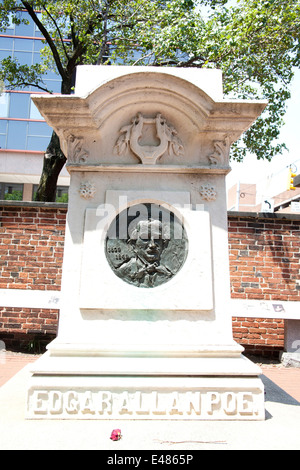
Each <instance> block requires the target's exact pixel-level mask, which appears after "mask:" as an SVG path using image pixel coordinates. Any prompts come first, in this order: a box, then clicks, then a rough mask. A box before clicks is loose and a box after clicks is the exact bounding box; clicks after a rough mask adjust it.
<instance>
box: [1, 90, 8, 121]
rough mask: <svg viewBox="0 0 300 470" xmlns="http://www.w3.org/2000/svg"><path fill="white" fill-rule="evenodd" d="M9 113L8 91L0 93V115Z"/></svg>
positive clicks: (4, 116) (4, 115)
mask: <svg viewBox="0 0 300 470" xmlns="http://www.w3.org/2000/svg"><path fill="white" fill-rule="evenodd" d="M8 113H9V93H2V94H1V95H0V117H2V118H6V117H8Z"/></svg>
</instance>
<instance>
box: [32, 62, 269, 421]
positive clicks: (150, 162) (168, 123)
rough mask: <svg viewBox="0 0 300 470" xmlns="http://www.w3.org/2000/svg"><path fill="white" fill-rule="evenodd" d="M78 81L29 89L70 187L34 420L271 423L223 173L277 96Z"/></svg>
mask: <svg viewBox="0 0 300 470" xmlns="http://www.w3.org/2000/svg"><path fill="white" fill-rule="evenodd" d="M77 77H78V84H77V86H76V92H75V95H73V96H51V97H45V96H39V97H34V98H33V100H34V102H35V104H36V105H37V107H38V108H39V110H40V112H41V113H42V115H43V116H44V117H45V119H46V120H47V121H48V123H49V124H50V125H51V126H52V127H53V128H54V129H55V131H56V132H57V134H58V135H59V137H60V142H61V146H62V148H63V150H64V152H65V154H66V156H67V158H68V165H67V167H68V170H69V172H70V175H71V185H70V193H69V212H68V219H67V234H66V242H65V257H64V265H63V283H62V302H61V313H60V321H59V331H58V336H57V338H56V339H55V341H53V342H52V343H51V344H50V345H49V347H48V352H47V353H46V354H45V355H44V356H43V357H42V358H41V359H40V360H39V361H38V362H37V363H36V365H35V368H34V370H33V376H32V379H31V383H30V385H29V390H28V407H27V417H28V418H36V419H41V418H46V419H49V418H51V419H52V418H53V419H61V418H63V419H169V420H172V419H230V420H233V419H250V420H253V419H255V420H257V419H264V392H263V385H262V382H261V380H260V379H259V374H260V369H259V368H258V367H256V366H255V365H254V364H252V363H251V362H250V361H248V360H247V359H246V358H244V357H243V355H242V351H243V350H242V348H241V347H240V346H239V345H238V344H237V343H236V342H234V341H233V338H232V324H231V314H230V306H229V304H230V289H229V261H228V238H227V210H226V187H225V176H226V174H227V173H228V172H229V171H230V167H229V151H230V146H231V144H232V143H233V142H234V141H236V140H237V139H238V138H239V137H240V135H241V134H242V133H243V132H244V131H245V130H246V129H248V128H249V127H250V126H251V124H252V123H253V121H254V120H255V119H256V118H257V117H258V116H259V115H260V113H261V112H262V111H263V109H264V107H265V106H266V103H265V102H261V101H251V102H248V101H224V100H223V99H222V96H221V95H222V80H221V74H220V72H219V71H214V70H212V71H208V70H205V71H201V70H199V71H198V70H197V71H196V72H195V71H194V70H193V72H192V73H191V71H189V70H187V69H183V70H180V69H175V71H174V73H172V69H157V68H154V69H152V68H127V67H124V68H123V67H103V66H97V67H93V66H92V67H82V68H80V67H79V69H78V75H77ZM90 77H91V79H90ZM88 83H90V84H92V86H93V87H94V89H92V90H91V89H90V88H89V87H88V85H87V84H88Z"/></svg>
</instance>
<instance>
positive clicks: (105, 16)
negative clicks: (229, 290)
mask: <svg viewBox="0 0 300 470" xmlns="http://www.w3.org/2000/svg"><path fill="white" fill-rule="evenodd" d="M299 3H300V0H280V1H279V0H236V1H235V2H234V1H230V0H209V1H208V0H194V1H193V0H165V1H159V0H153V1H150V2H145V1H144V0H73V1H67V0H47V1H46V0H42V1H41V0H28V1H25V0H2V1H1V3H0V25H1V26H0V30H1V31H5V29H6V28H7V27H8V25H9V23H10V21H12V22H14V23H16V24H18V23H20V22H24V21H26V20H24V19H23V18H22V16H21V15H20V9H23V10H24V9H25V10H27V12H28V13H29V15H30V16H31V18H32V20H33V21H34V22H35V24H36V25H37V27H38V28H39V29H40V31H41V32H42V34H43V35H44V37H45V41H44V44H45V47H44V48H43V50H42V63H41V64H39V65H35V66H32V67H30V66H24V65H23V66H22V65H20V64H19V63H18V62H17V61H16V60H13V59H12V58H11V57H7V58H6V59H4V60H2V64H1V68H0V80H1V79H2V80H5V83H6V86H7V87H8V86H10V87H22V86H28V84H31V85H34V86H36V87H38V88H41V89H43V90H46V87H45V85H44V84H43V82H42V76H43V73H44V71H45V70H46V69H52V70H55V71H56V72H57V73H58V74H59V75H60V76H61V78H62V93H71V92H72V85H73V84H72V75H73V73H74V70H75V68H76V66H77V65H81V64H106V63H120V61H121V62H122V63H125V64H129V65H133V66H134V65H154V66H175V67H199V68H201V67H206V68H220V69H221V70H222V71H223V78H224V95H225V96H226V97H230V98H237V99H253V98H258V99H260V98H264V99H268V100H269V106H268V107H267V109H266V111H265V112H264V114H263V115H262V116H261V118H259V119H258V120H257V121H256V123H255V124H254V125H253V126H252V127H251V129H250V130H249V131H247V132H246V133H245V134H244V135H243V137H242V139H241V141H240V142H239V143H237V144H235V145H234V146H233V148H232V158H234V159H237V160H242V159H243V157H244V155H245V154H246V152H252V153H254V154H256V156H257V158H265V159H271V158H272V157H273V156H274V155H276V154H278V153H280V152H282V150H283V149H284V148H285V146H284V144H282V143H280V142H279V137H280V128H281V126H282V124H283V118H284V114H285V106H286V101H287V99H288V98H289V96H290V93H289V85H290V82H291V80H292V77H293V67H299V64H300V48H299V34H300V24H299V23H300V5H299ZM36 11H40V12H41V13H40V14H37V13H36ZM49 91H51V90H49Z"/></svg>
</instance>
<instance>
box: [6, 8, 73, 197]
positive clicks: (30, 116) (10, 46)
mask: <svg viewBox="0 0 300 470" xmlns="http://www.w3.org/2000/svg"><path fill="white" fill-rule="evenodd" d="M20 14H21V15H22V16H23V17H24V18H25V19H26V20H28V22H29V23H28V24H23V23H22V24H19V25H15V24H13V23H11V24H10V25H9V28H8V29H7V30H6V31H5V32H4V33H2V34H0V60H2V59H4V58H6V57H8V56H11V57H12V58H16V59H18V61H19V63H20V64H21V65H23V64H27V65H33V64H36V63H38V62H39V61H40V50H41V49H42V48H43V47H45V44H44V43H43V42H42V39H43V37H42V35H41V33H40V31H39V30H38V28H37V27H36V25H35V24H34V22H33V21H32V19H31V18H30V16H29V15H28V13H27V12H20ZM44 83H45V84H46V87H47V89H49V90H51V91H52V92H53V93H60V86H61V80H60V77H59V75H56V74H55V73H54V72H51V71H49V72H48V73H47V74H45V76H44ZM0 91H1V94H0V199H4V198H5V199H21V198H22V199H24V200H31V199H32V197H33V193H34V190H35V187H36V185H37V184H38V182H39V177H40V174H41V171H42V161H43V154H44V152H45V150H46V148H47V145H48V143H49V140H50V136H51V133H52V129H51V128H50V127H49V126H48V125H47V124H46V123H45V121H44V119H43V117H42V116H41V115H40V113H39V112H38V110H37V108H36V107H35V105H34V103H33V102H32V100H31V99H30V95H31V94H33V93H41V91H39V89H38V88H35V87H32V86H28V87H26V88H22V90H9V91H8V90H5V89H4V90H0ZM22 176H23V178H22ZM22 179H23V181H22ZM59 184H63V185H65V184H68V177H67V175H66V173H65V176H62V177H61V178H60V181H59ZM29 185H30V186H31V187H29ZM62 192H67V188H62V187H59V188H58V193H59V194H61V193H62Z"/></svg>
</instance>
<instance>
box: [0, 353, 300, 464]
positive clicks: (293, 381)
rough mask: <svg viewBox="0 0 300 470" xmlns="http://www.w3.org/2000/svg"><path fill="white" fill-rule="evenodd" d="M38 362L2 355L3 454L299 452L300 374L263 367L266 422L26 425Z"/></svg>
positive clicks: (0, 431)
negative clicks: (114, 434) (115, 435)
mask: <svg viewBox="0 0 300 470" xmlns="http://www.w3.org/2000/svg"><path fill="white" fill-rule="evenodd" d="M38 357H39V356H32V355H26V354H18V353H10V352H7V353H5V354H4V353H3V352H1V353H0V450H6V449H9V450H21V449H33V450H39V449H41V450H56V449H62V450H69V449H78V450H80V449H87V450H106V451H111V452H112V455H114V454H113V452H114V453H115V452H118V451H122V450H126V451H130V450H132V451H135V452H136V451H138V450H150V451H153V450H155V451H156V450H158V451H159V450H161V451H166V450H169V451H177V450H185V451H188V450H190V451H199V450H239V449H241V450H242V449H250V450H255V449H268V450H277V449H278V450H299V449H300V433H299V426H300V369H294V368H285V367H283V366H282V365H281V364H278V363H271V362H270V361H269V363H266V362H264V363H260V365H261V367H262V371H263V375H262V379H263V382H264V384H265V389H266V404H265V407H266V420H265V421H256V422H250V421H239V422H224V421H223V422H222V421H199V422H189V421H186V422H180V421H172V422H162V421H139V422H137V421H122V422H118V423H114V422H111V421H47V420H42V421H35V420H34V421H29V420H25V419H24V411H25V395H26V386H27V381H28V379H29V376H30V374H29V368H30V363H32V362H33V361H35V360H36V359H37V358H38ZM256 362H259V361H256ZM114 428H121V430H122V435H123V437H122V439H121V440H120V441H118V442H112V441H111V440H110V433H111V431H112V430H113V429H114ZM133 455H135V453H134V452H133ZM199 464H200V461H199Z"/></svg>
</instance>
